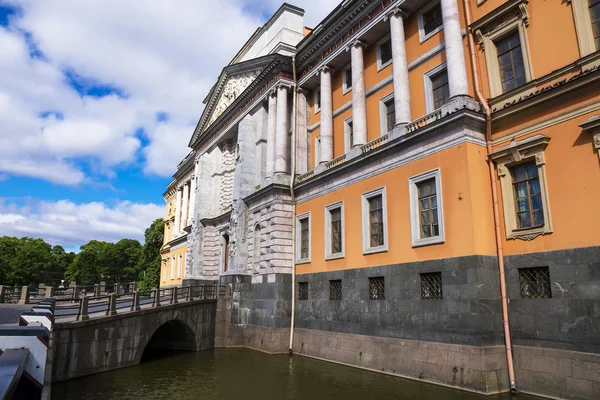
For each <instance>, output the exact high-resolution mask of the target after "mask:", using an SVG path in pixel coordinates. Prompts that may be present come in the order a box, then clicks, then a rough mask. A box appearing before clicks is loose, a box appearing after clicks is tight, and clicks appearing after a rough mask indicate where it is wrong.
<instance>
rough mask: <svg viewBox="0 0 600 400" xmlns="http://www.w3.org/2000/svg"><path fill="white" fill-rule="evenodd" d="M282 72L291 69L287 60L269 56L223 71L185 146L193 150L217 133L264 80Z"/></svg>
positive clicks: (226, 68) (274, 55)
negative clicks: (210, 132) (209, 136)
mask: <svg viewBox="0 0 600 400" xmlns="http://www.w3.org/2000/svg"><path fill="white" fill-rule="evenodd" d="M282 69H285V70H288V69H291V59H290V58H289V57H286V56H282V55H279V54H270V55H267V56H262V57H258V58H254V59H252V60H248V61H243V62H240V63H237V64H231V65H228V66H227V67H225V68H224V69H223V71H222V72H221V75H219V79H218V80H217V82H216V83H215V85H214V86H213V88H212V89H211V91H210V92H209V94H208V96H207V98H206V99H205V100H204V103H205V105H206V106H205V108H204V111H203V112H202V116H201V117H200V120H199V121H198V125H197V126H196V129H195V130H194V134H193V135H192V139H191V140H190V144H189V146H190V147H192V148H193V147H194V143H196V142H197V141H198V140H199V139H200V138H201V137H202V136H203V135H204V134H205V133H206V132H207V131H212V130H213V129H218V127H219V126H220V125H221V124H222V122H223V121H225V120H226V119H227V116H228V115H230V114H231V113H232V112H235V110H237V108H238V107H241V106H243V104H244V102H245V101H246V99H247V97H248V96H249V95H250V94H251V93H253V91H254V90H255V89H256V87H260V85H261V84H262V82H264V81H265V80H266V79H268V77H270V76H272V75H273V74H276V73H277V72H278V71H281V70H282ZM257 85H258V86H257Z"/></svg>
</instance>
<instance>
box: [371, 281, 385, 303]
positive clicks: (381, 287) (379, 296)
mask: <svg viewBox="0 0 600 400" xmlns="http://www.w3.org/2000/svg"><path fill="white" fill-rule="evenodd" d="M369 300H385V280H384V278H383V276H380V277H377V278H369Z"/></svg>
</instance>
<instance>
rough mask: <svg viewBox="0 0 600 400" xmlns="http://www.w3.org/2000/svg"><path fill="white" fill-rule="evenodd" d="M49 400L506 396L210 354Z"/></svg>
mask: <svg viewBox="0 0 600 400" xmlns="http://www.w3.org/2000/svg"><path fill="white" fill-rule="evenodd" d="M52 399H53V400H69V399H77V400H100V399H102V400H107V399H118V400H128V399H144V400H155V399H156V400H159V399H160V400H162V399H176V400H187V399H203V400H217V399H219V400H229V399H236V400H237V399H244V400H271V399H273V400H281V399H286V400H300V399H303V400H304V399H308V400H320V399H327V400H331V399H343V400H368V399H382V400H386V399H443V400H508V399H511V396H510V395H508V394H507V395H503V396H492V397H489V396H479V395H475V394H472V393H468V392H463V391H458V390H452V389H446V388H443V387H439V386H435V385H430V384H425V383H421V382H417V381H412V380H406V379H402V378H397V377H394V376H389V375H383V374H377V373H374V372H369V371H364V370H360V369H356V368H350V367H345V366H341V365H337V364H332V363H328V362H324V361H319V360H314V359H310V358H306V357H301V356H294V357H293V358H290V357H289V356H287V355H268V354H264V353H259V352H256V351H252V350H247V349H217V350H213V351H205V352H200V353H180V354H177V355H175V356H172V357H169V358H163V359H159V360H153V361H149V362H146V363H143V364H140V365H138V366H135V367H131V368H124V369H120V370H117V371H112V372H106V373H103V374H97V375H94V376H89V377H84V378H79V379H75V380H72V381H68V382H62V383H58V384H55V385H53V386H52ZM518 399H519V400H532V399H534V397H530V396H523V395H520V396H518Z"/></svg>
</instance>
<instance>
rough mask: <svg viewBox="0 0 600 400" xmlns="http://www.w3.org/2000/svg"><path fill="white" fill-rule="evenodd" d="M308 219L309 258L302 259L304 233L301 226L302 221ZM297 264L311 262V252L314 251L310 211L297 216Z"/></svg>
mask: <svg viewBox="0 0 600 400" xmlns="http://www.w3.org/2000/svg"><path fill="white" fill-rule="evenodd" d="M304 219H307V220H308V257H305V258H302V257H301V255H302V254H301V252H302V248H301V247H302V246H301V245H302V243H301V239H302V232H301V224H300V221H302V220H304ZM295 240H296V255H295V256H296V264H306V263H309V262H310V260H311V250H312V227H311V218H310V211H309V212H306V213H304V214H300V215H298V216H296V238H295Z"/></svg>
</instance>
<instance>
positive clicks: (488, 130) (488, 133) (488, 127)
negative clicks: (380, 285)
mask: <svg viewBox="0 0 600 400" xmlns="http://www.w3.org/2000/svg"><path fill="white" fill-rule="evenodd" d="M463 1H464V8H465V20H466V23H467V31H468V40H469V53H470V56H471V66H472V68H473V85H474V86H475V93H476V94H477V99H478V100H479V102H480V103H481V105H482V106H483V109H484V111H485V140H486V146H487V153H488V154H487V164H488V169H489V173H490V181H491V183H492V203H493V208H494V228H495V234H496V253H497V257H498V270H499V274H500V295H501V298H502V325H503V326H504V344H505V347H506V363H507V365H508V378H509V381H510V391H511V392H512V393H513V394H515V393H516V392H517V385H516V382H515V369H514V365H513V355H512V341H511V338H510V325H509V322H508V299H507V296H506V277H505V272H504V248H503V247H502V232H501V230H500V212H499V210H498V208H499V206H498V189H497V184H498V181H497V179H496V171H495V169H494V162H493V161H492V157H491V153H492V112H491V110H490V106H489V105H488V103H487V100H486V99H485V97H484V96H483V93H482V92H481V87H480V85H479V82H480V76H479V68H478V64H477V57H476V55H475V42H474V40H473V31H472V30H471V29H469V26H470V25H471V11H470V10H471V6H470V4H469V0H463Z"/></svg>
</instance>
